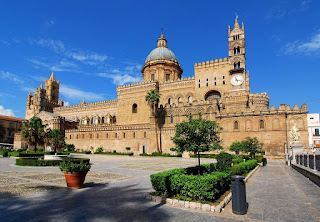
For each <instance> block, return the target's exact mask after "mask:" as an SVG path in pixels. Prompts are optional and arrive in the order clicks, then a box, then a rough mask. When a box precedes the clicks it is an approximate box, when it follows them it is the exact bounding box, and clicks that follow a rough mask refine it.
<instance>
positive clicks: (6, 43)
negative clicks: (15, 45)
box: [0, 40, 11, 45]
mask: <svg viewBox="0 0 320 222" xmlns="http://www.w3.org/2000/svg"><path fill="white" fill-rule="evenodd" d="M0 42H1V43H2V44H5V45H11V44H10V43H9V42H8V41H5V40H0Z"/></svg>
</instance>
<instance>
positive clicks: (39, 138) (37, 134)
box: [21, 116, 47, 152]
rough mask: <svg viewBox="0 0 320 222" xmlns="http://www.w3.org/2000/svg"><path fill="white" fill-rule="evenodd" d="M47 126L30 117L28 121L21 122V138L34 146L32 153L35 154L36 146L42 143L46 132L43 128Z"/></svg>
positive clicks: (38, 119)
mask: <svg viewBox="0 0 320 222" xmlns="http://www.w3.org/2000/svg"><path fill="white" fill-rule="evenodd" d="M46 126H47V125H43V124H42V121H41V119H40V118H39V117H36V116H34V117H32V118H31V119H30V120H28V121H25V122H23V126H22V129H21V135H22V137H23V138H24V139H25V140H26V141H27V143H29V145H34V151H35V152H37V145H38V144H39V143H43V141H44V139H45V137H46V132H45V128H46Z"/></svg>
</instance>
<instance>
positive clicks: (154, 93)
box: [146, 89, 161, 152]
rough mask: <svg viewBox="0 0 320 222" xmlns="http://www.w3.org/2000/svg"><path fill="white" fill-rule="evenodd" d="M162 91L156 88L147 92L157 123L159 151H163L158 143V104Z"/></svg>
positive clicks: (156, 131) (147, 99)
mask: <svg viewBox="0 0 320 222" xmlns="http://www.w3.org/2000/svg"><path fill="white" fill-rule="evenodd" d="M160 96H161V95H160V93H159V91H158V90H156V89H151V90H150V91H148V92H147V95H146V101H147V102H148V103H149V104H150V106H151V108H152V115H153V117H154V123H155V133H156V143H157V151H158V152H161V150H160V149H159V145H158V124H157V112H158V104H159V100H160Z"/></svg>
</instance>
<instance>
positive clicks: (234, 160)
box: [232, 158, 243, 164]
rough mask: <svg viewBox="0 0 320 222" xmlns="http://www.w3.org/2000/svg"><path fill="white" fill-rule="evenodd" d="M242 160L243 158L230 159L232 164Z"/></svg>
mask: <svg viewBox="0 0 320 222" xmlns="http://www.w3.org/2000/svg"><path fill="white" fill-rule="evenodd" d="M242 162H243V159H241V158H236V159H232V163H233V164H238V163H242Z"/></svg>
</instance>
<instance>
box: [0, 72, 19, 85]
mask: <svg viewBox="0 0 320 222" xmlns="http://www.w3.org/2000/svg"><path fill="white" fill-rule="evenodd" d="M0 78H2V79H8V80H11V81H13V82H16V83H20V84H23V83H24V81H23V80H22V79H20V78H19V77H18V76H17V75H16V74H13V73H11V72H4V71H1V72H0Z"/></svg>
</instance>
